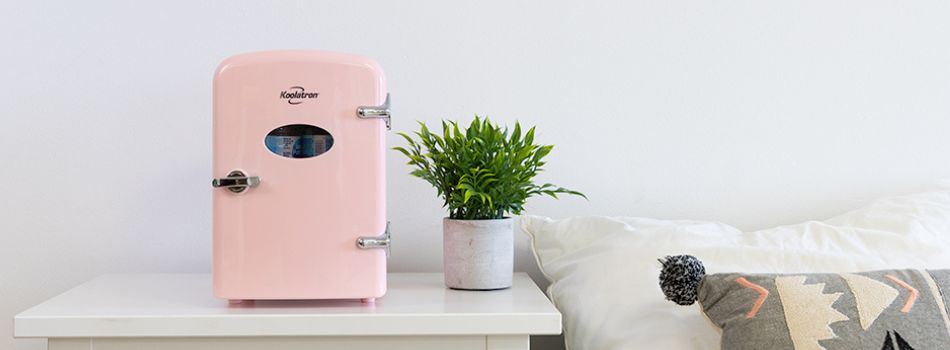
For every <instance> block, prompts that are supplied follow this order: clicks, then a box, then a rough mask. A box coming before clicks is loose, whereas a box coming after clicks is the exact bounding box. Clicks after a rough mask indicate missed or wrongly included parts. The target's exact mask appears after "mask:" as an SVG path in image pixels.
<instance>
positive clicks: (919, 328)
mask: <svg viewBox="0 0 950 350" xmlns="http://www.w3.org/2000/svg"><path fill="white" fill-rule="evenodd" d="M660 262H661V263H662V264H663V270H662V272H661V273H660V288H661V289H662V290H663V293H664V294H665V295H666V297H667V299H669V300H671V301H673V302H676V303H677V304H680V305H689V304H692V303H693V302H695V301H697V300H698V301H699V303H700V305H701V306H702V309H703V312H704V313H705V314H706V316H707V317H709V319H710V320H711V321H712V322H713V323H715V324H716V325H717V326H719V327H720V328H722V349H724V350H732V349H794V350H811V349H826V350H839V349H841V350H852V349H874V350H877V349H882V350H883V349H899V350H908V349H917V350H927V349H950V318H948V311H947V307H946V306H947V305H948V304H950V300H947V298H946V296H945V294H944V293H943V291H947V290H950V270H887V271H872V272H860V273H842V274H832V273H823V274H742V273H720V274H710V275H706V274H705V268H704V267H703V266H702V263H700V261H699V260H698V259H696V258H695V257H693V256H690V255H677V256H668V257H666V258H665V259H661V260H660Z"/></svg>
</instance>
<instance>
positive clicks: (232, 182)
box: [211, 170, 261, 193]
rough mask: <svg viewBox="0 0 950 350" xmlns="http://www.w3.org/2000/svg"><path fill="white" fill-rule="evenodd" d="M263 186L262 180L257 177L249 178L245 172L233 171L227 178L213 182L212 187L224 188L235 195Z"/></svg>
mask: <svg viewBox="0 0 950 350" xmlns="http://www.w3.org/2000/svg"><path fill="white" fill-rule="evenodd" d="M260 184H261V178H260V177H257V176H247V175H245V174H244V172H243V171H240V170H233V171H231V172H230V173H228V176H227V177H222V178H219V179H214V180H211V187H215V188H217V187H223V188H227V189H228V190H229V191H231V192H234V193H241V192H244V191H246V190H247V189H248V188H250V187H257V185H260Z"/></svg>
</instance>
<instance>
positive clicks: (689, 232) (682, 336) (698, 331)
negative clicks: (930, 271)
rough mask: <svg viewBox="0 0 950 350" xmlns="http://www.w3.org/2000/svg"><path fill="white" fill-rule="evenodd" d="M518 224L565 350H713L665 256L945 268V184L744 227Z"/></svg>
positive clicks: (948, 215) (831, 266) (806, 268)
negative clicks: (796, 220)
mask: <svg viewBox="0 0 950 350" xmlns="http://www.w3.org/2000/svg"><path fill="white" fill-rule="evenodd" d="M521 225H522V229H523V230H524V231H525V232H526V233H527V234H528V235H529V236H530V237H531V244H532V251H533V252H534V255H535V258H536V259H537V260H538V265H539V266H540V267H541V271H542V272H543V273H544V275H545V277H547V279H548V280H550V281H551V285H550V287H548V290H547V293H548V295H549V296H550V297H551V299H552V301H553V302H554V304H555V305H556V306H557V308H558V309H559V310H560V311H561V313H562V314H563V315H564V332H565V339H566V343H567V347H568V349H571V350H587V349H666V350H676V349H718V348H719V341H720V334H719V330H718V328H716V327H715V326H713V324H712V323H710V322H708V321H707V320H706V319H705V317H704V316H702V313H701V312H700V311H699V310H698V309H696V308H698V306H696V305H694V306H692V307H682V306H679V305H675V304H673V303H672V302H669V301H666V300H665V299H664V296H663V294H662V292H661V291H660V288H659V286H658V274H659V270H660V264H659V263H658V262H657V258H660V257H663V256H666V255H675V254H692V255H695V256H697V257H699V258H700V259H701V260H702V261H703V263H704V264H705V265H706V268H707V272H708V273H716V272H730V271H743V272H846V271H867V270H875V269H887V268H950V254H948V253H947V251H948V250H947V248H950V189H942V190H937V191H932V192H927V193H921V194H916V195H909V196H901V197H894V198H887V199H882V200H878V201H875V202H873V203H871V204H870V205H868V206H866V207H865V208H862V209H860V210H855V211H852V212H849V213H846V214H843V215H840V216H838V217H835V218H832V219H829V220H826V221H823V222H821V221H810V222H806V223H802V224H798V225H791V226H782V227H776V228H771V229H766V230H760V231H755V232H746V233H743V232H741V231H739V230H738V229H736V228H734V227H731V226H728V225H724V224H720V223H714V222H700V221H681V220H653V219H644V218H620V217H575V218H570V219H564V220H552V219H549V218H544V217H538V216H523V217H522V218H521Z"/></svg>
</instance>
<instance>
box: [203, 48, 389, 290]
mask: <svg viewBox="0 0 950 350" xmlns="http://www.w3.org/2000/svg"><path fill="white" fill-rule="evenodd" d="M213 99H214V102H213V109H214V112H213V113H214V123H213V166H212V168H213V171H214V174H213V180H212V186H213V187H214V189H213V191H212V192H213V200H212V202H213V205H212V207H213V208H212V211H213V213H212V217H213V223H212V230H213V267H212V270H213V273H212V274H213V280H214V283H213V284H214V295H215V296H217V297H219V298H222V299H228V300H230V301H232V302H241V301H244V300H259V299H362V300H363V301H364V302H372V301H374V300H375V298H378V297H380V296H382V295H383V294H384V293H385V292H386V259H387V255H388V251H389V244H390V236H389V227H388V223H387V221H386V182H385V168H386V166H385V140H386V133H387V130H388V129H389V97H388V94H387V93H386V84H385V78H384V77H383V72H382V70H381V69H380V67H379V65H378V64H377V63H376V62H374V61H373V60H370V59H368V58H365V57H360V56H356V55H350V54H342V53H333V52H323V51H272V52H257V53H248V54H241V55H237V56H233V57H230V58H228V59H226V60H224V62H222V63H221V64H220V66H219V67H218V69H217V71H216V72H215V75H214V97H213Z"/></svg>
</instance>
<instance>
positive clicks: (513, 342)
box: [485, 335, 531, 350]
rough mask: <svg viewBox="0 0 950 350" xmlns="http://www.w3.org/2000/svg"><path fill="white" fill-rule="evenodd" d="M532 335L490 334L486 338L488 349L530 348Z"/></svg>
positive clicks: (515, 349)
mask: <svg viewBox="0 0 950 350" xmlns="http://www.w3.org/2000/svg"><path fill="white" fill-rule="evenodd" d="M530 347H531V337H530V336H528V335H489V336H488V337H486V338H485V349H486V350H528V349H529V348H530Z"/></svg>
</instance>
